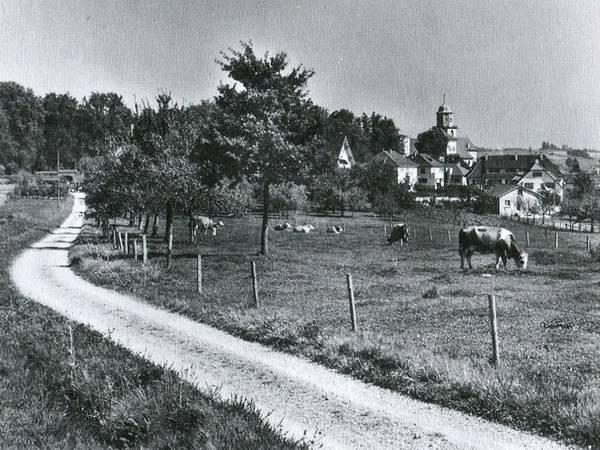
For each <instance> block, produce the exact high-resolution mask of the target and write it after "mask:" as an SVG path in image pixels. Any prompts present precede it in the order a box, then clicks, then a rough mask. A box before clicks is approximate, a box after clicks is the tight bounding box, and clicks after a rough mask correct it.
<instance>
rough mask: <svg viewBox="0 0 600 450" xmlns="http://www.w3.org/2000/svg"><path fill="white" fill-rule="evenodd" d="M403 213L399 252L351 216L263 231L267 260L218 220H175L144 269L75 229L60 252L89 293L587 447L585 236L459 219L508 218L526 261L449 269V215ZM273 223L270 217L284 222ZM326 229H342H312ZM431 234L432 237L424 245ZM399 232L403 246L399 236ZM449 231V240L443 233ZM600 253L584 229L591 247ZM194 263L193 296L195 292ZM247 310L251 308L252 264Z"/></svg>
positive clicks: (594, 398) (243, 231) (589, 356)
mask: <svg viewBox="0 0 600 450" xmlns="http://www.w3.org/2000/svg"><path fill="white" fill-rule="evenodd" d="M424 211H426V214H425V215H424V214H423V213H416V212H408V213H407V216H406V221H407V222H408V224H409V243H408V244H407V245H405V246H403V247H400V246H399V245H398V244H396V245H393V246H388V245H386V244H387V242H386V240H385V237H384V234H383V233H384V225H386V228H387V231H388V232H389V224H388V223H387V222H384V221H381V220H379V219H378V218H376V217H374V216H372V215H368V214H360V215H356V216H354V217H352V218H338V217H320V218H317V217H311V216H307V217H306V218H305V217H304V216H302V217H299V218H298V224H301V223H303V222H305V221H306V223H312V224H315V225H316V224H318V225H319V228H318V229H317V230H315V231H313V232H311V233H309V234H301V233H291V232H285V231H274V230H273V226H274V225H275V223H277V221H272V223H271V225H272V226H271V227H270V231H269V234H270V252H271V253H270V256H269V257H268V258H263V257H258V256H255V255H256V253H257V251H258V248H259V237H260V233H259V227H260V224H259V223H258V221H256V220H253V219H250V220H241V219H239V220H238V219H235V220H234V219H224V222H225V229H224V230H220V231H219V232H218V234H217V236H216V237H212V236H204V235H200V236H199V239H198V241H197V242H196V244H195V245H190V244H188V243H187V236H188V231H187V226H186V222H185V221H184V220H180V221H178V222H177V223H176V227H175V233H174V236H175V240H174V259H173V266H172V268H171V269H170V270H169V271H166V270H165V257H164V254H165V248H166V246H165V245H164V244H162V242H161V241H160V240H150V260H149V262H148V263H146V264H142V263H141V262H140V261H134V260H133V259H132V258H131V257H127V256H125V255H123V254H122V253H121V252H119V251H118V250H114V249H113V248H112V245H111V244H110V243H108V242H106V241H103V240H102V239H100V238H99V236H98V234H97V230H95V229H93V228H91V227H90V228H89V229H88V230H87V232H86V233H84V235H83V236H82V238H81V241H80V244H79V245H78V246H76V247H75V248H74V249H73V250H72V253H71V256H72V260H73V265H74V268H75V270H76V271H78V272H79V273H80V274H81V275H82V276H84V277H86V278H88V279H90V280H91V281H93V282H94V283H96V284H99V285H104V286H107V287H111V288H113V289H117V290H120V291H124V292H129V293H133V294H135V295H137V296H138V297H140V298H142V299H145V300H146V301H149V302H151V303H153V304H156V305H159V306H161V307H164V308H167V309H170V310H173V311H178V312H180V313H182V314H185V315H187V316H190V317H192V318H194V319H197V320H199V321H202V322H205V323H209V324H212V325H214V326H216V327H219V328H221V329H224V330H226V331H228V332H230V333H232V334H235V335H237V336H240V337H243V338H245V339H249V340H254V341H258V342H261V343H263V344H266V345H270V346H273V347H274V348H277V349H280V350H283V351H287V352H291V353H296V354H302V355H305V356H306V357H308V358H310V359H312V360H315V361H317V362H320V363H322V364H324V365H327V366H329V367H332V368H334V369H336V370H338V371H340V372H343V373H348V374H351V375H353V376H355V377H357V378H360V379H363V380H365V381H367V382H370V383H374V384H377V385H380V386H383V387H387V388H390V389H393V390H397V391H400V392H403V393H406V394H409V395H411V396H413V397H416V398H419V399H423V400H426V401H430V402H435V403H439V404H442V405H446V406H449V407H452V408H456V409H459V410H462V411H466V412H468V413H472V414H475V415H479V416H481V417H485V418H487V419H491V420H495V421H498V422H502V423H505V424H508V425H511V426H515V427H518V428H523V429H528V430H533V431H536V432H539V433H542V434H546V435H551V436H553V437H555V438H559V439H563V440H566V441H569V442H575V443H578V444H581V445H591V446H594V447H598V448H600V361H599V360H598V358H597V352H598V348H600V291H599V287H600V263H599V262H598V260H597V259H596V258H595V257H597V252H596V251H593V252H592V254H590V253H588V252H587V250H586V240H585V239H586V235H579V234H577V233H569V232H564V231H562V232H559V248H558V249H555V248H554V234H553V232H552V231H548V232H547V236H546V235H545V232H544V230H542V229H540V228H536V227H532V226H526V225H524V224H519V223H511V222H508V223H505V222H503V220H501V219H498V218H494V217H486V216H474V215H468V214H467V215H465V216H463V217H462V218H461V219H460V221H461V222H462V221H463V220H464V221H467V222H469V223H470V224H488V225H496V224H504V223H505V224H506V227H507V228H509V229H511V230H512V231H513V232H514V234H515V236H516V237H517V240H518V242H519V245H520V246H521V247H524V246H525V233H526V231H528V232H529V235H530V247H529V248H528V249H527V250H528V251H529V254H530V258H529V268H528V270H527V271H525V272H518V271H517V270H516V269H515V265H514V262H513V261H510V262H509V270H508V271H499V272H496V271H495V270H494V269H493V262H494V258H493V256H492V255H487V256H485V255H484V256H481V255H478V254H476V255H475V256H474V257H473V263H474V266H475V269H474V270H473V271H465V272H463V271H462V270H461V269H460V258H459V256H458V253H457V245H458V244H457V234H458V229H459V226H458V225H457V226H456V227H455V226H453V218H452V217H451V214H450V213H449V212H445V211H442V210H438V209H430V210H424ZM282 222H283V221H282ZM325 222H328V223H331V224H334V225H342V226H343V228H344V232H343V233H342V234H340V235H333V234H328V233H325ZM430 228H431V230H432V231H431V236H432V238H433V239H432V240H430V239H429V229H430ZM413 229H414V230H415V232H416V238H415V237H413ZM448 232H449V233H450V242H449V240H448ZM599 244H600V238H599V237H598V236H592V246H593V247H594V248H596V247H597V246H598V245H599ZM197 254H201V255H202V262H203V266H202V271H203V293H202V294H198V293H197V292H196V255H197ZM251 261H255V263H256V268H257V277H258V291H259V299H260V304H259V307H258V308H253V307H252V306H251V304H252V284H251V278H250V262H251ZM346 273H350V274H352V276H353V279H354V289H355V301H356V315H357V323H358V332H357V333H353V332H352V331H351V330H350V322H349V308H348V298H347V293H346V280H345V274H346ZM488 294H494V295H495V296H496V302H497V305H498V311H497V315H498V330H499V343H500V364H499V366H498V367H497V368H494V367H492V366H491V365H490V364H489V362H488V361H489V358H490V356H491V342H490V331H489V319H488V310H487V304H488V303H487V295H488Z"/></svg>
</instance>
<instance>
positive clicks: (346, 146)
mask: <svg viewBox="0 0 600 450" xmlns="http://www.w3.org/2000/svg"><path fill="white" fill-rule="evenodd" d="M337 164H338V167H339V168H340V169H351V168H352V166H353V165H354V164H355V161H354V156H353V155H352V149H351V148H350V143H349V142H348V137H347V136H344V142H342V146H341V148H340V153H339V154H338V157H337Z"/></svg>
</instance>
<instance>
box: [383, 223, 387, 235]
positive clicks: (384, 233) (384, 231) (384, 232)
mask: <svg viewBox="0 0 600 450" xmlns="http://www.w3.org/2000/svg"><path fill="white" fill-rule="evenodd" d="M383 235H384V236H387V226H386V225H383Z"/></svg>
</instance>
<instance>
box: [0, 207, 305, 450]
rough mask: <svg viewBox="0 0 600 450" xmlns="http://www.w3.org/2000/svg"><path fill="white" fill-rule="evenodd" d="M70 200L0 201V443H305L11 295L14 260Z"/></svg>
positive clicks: (248, 408)
mask: <svg viewBox="0 0 600 450" xmlns="http://www.w3.org/2000/svg"><path fill="white" fill-rule="evenodd" d="M71 203H72V200H71V199H70V197H68V199H67V201H66V202H64V203H63V205H62V207H61V208H60V209H59V208H57V206H56V201H48V200H33V199H19V200H12V201H10V202H8V203H6V204H4V205H2V206H1V207H0V249H1V250H0V251H1V254H2V258H1V259H0V292H1V293H2V296H1V298H0V448H45V449H64V448H70V449H96V448H97V449H105V448H130V447H132V448H142V447H143V448H257V449H258V448H264V449H271V448H282V449H283V448H289V449H291V448H307V445H305V444H304V443H296V442H292V441H291V440H290V439H287V438H285V437H283V436H281V435H280V434H278V433H277V432H276V431H275V430H273V429H272V428H271V427H270V426H269V425H268V424H267V423H266V422H265V421H264V420H263V419H262V418H261V417H260V416H259V414H257V412H256V411H255V410H254V408H253V406H252V405H249V404H246V403H245V402H243V401H235V402H223V401H221V400H220V399H219V393H218V392H217V391H215V392H208V393H201V392H199V391H198V390H197V389H196V388H195V387H193V386H192V385H190V384H188V383H185V382H182V381H181V379H179V378H178V377H177V376H176V374H175V372H173V371H171V370H169V369H165V368H161V367H157V366H154V365H152V364H150V363H148V362H147V361H145V360H144V359H142V358H141V357H140V356H137V355H132V354H131V353H130V352H128V351H127V350H125V349H124V348H122V347H120V346H117V345H114V344H112V343H111V342H110V341H108V340H107V339H105V338H103V337H102V336H101V335H99V334H98V333H95V332H91V331H90V330H89V329H87V328H86V327H85V326H83V325H77V324H74V323H72V322H69V321H67V320H66V319H64V318H63V317H61V316H59V315H57V314H55V313H53V312H52V311H50V310H49V309H47V308H45V307H43V306H41V305H38V304H37V303H35V302H32V301H30V300H28V299H26V298H23V297H21V296H20V294H19V293H18V292H17V291H16V290H15V288H14V287H13V285H12V282H11V279H10V266H11V264H12V261H13V259H14V258H15V257H16V256H17V255H18V254H19V253H20V252H21V251H22V250H23V249H24V248H26V247H27V246H28V245H30V244H31V243H33V242H35V241H36V240H38V239H40V238H41V237H42V236H44V235H45V234H46V233H48V232H50V231H51V230H52V229H53V228H54V227H56V226H58V225H59V224H60V223H61V222H62V220H63V219H64V218H65V217H66V215H67V214H68V213H69V212H70V211H71ZM31 282H32V283H35V282H36V280H33V279H32V280H31ZM70 330H71V331H70ZM232 430H234V431H232Z"/></svg>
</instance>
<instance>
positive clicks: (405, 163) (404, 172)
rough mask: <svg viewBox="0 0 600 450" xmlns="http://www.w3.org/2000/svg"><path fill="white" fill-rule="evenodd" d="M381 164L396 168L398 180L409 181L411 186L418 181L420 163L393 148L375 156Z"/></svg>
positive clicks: (374, 158) (376, 160)
mask: <svg viewBox="0 0 600 450" xmlns="http://www.w3.org/2000/svg"><path fill="white" fill-rule="evenodd" d="M372 161H374V162H375V163H377V164H381V166H386V165H387V166H391V167H393V168H394V173H395V174H396V182H397V183H398V184H400V183H408V185H409V186H410V187H412V186H414V185H415V183H416V182H417V169H418V168H419V165H418V164H417V163H416V162H415V161H412V160H410V159H408V158H406V157H405V156H402V155H401V154H400V153H398V152H395V151H393V150H383V151H382V152H380V153H378V154H377V155H375V156H374V157H373V160H372Z"/></svg>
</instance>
